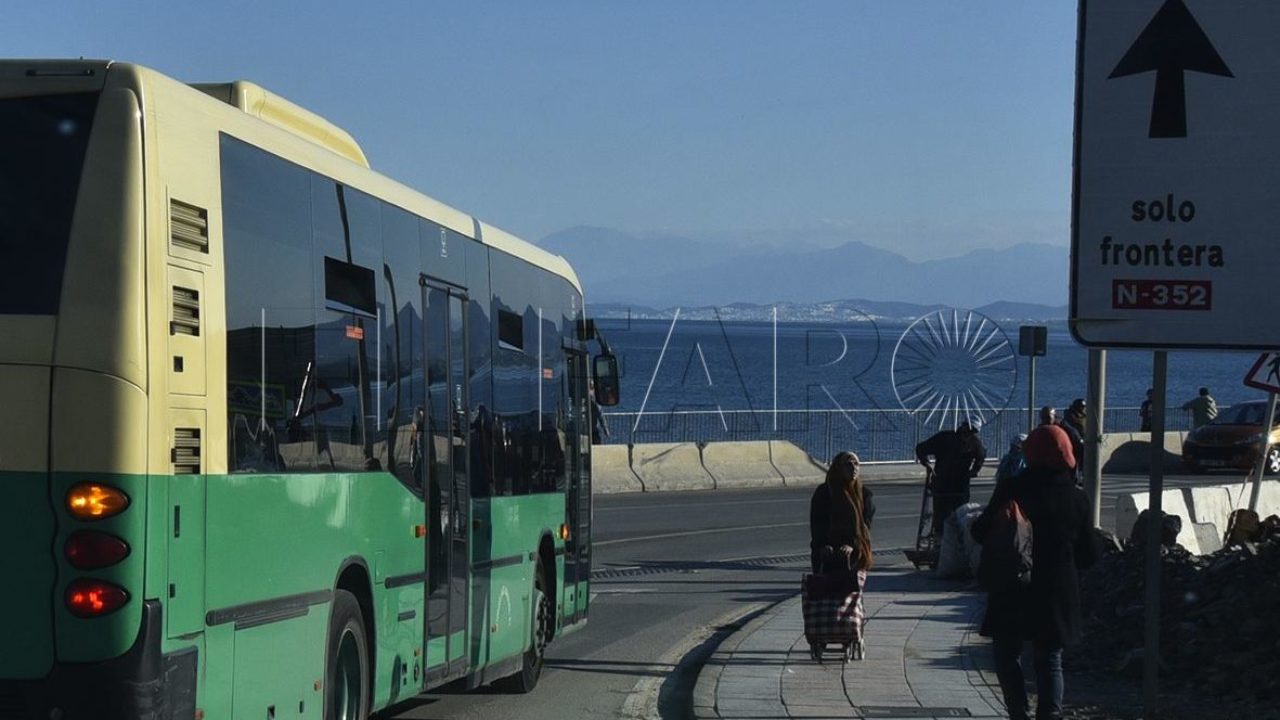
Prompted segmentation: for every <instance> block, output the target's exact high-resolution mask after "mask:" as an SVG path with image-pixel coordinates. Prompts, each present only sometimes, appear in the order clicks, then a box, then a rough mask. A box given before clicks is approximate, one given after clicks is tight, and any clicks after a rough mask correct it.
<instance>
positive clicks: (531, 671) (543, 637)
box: [496, 558, 555, 694]
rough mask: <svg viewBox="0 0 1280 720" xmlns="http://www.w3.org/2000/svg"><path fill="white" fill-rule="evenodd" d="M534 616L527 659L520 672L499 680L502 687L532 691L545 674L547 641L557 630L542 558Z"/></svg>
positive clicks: (536, 575) (537, 572)
mask: <svg viewBox="0 0 1280 720" xmlns="http://www.w3.org/2000/svg"><path fill="white" fill-rule="evenodd" d="M533 573H534V574H533V617H532V618H530V623H529V625H530V628H529V631H530V634H531V639H530V643H529V649H528V650H526V651H525V653H524V662H523V663H522V666H521V668H520V672H518V673H516V674H515V675H511V676H510V677H505V678H502V679H501V680H499V681H498V682H497V683H496V684H497V685H498V687H499V688H500V689H502V690H505V691H507V692H511V693H519V694H524V693H530V692H533V689H534V688H535V687H537V686H538V678H540V677H542V665H543V662H544V661H545V659H546V654H547V644H548V643H550V642H551V633H552V632H554V630H555V628H554V623H555V618H554V617H553V616H552V610H551V598H550V596H548V595H547V587H546V582H547V581H546V574H545V573H544V572H543V571H542V560H541V558H539V560H538V562H537V564H536V565H534V571H533Z"/></svg>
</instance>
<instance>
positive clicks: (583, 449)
mask: <svg viewBox="0 0 1280 720" xmlns="http://www.w3.org/2000/svg"><path fill="white" fill-rule="evenodd" d="M565 366H566V369H567V372H566V373H565V386H564V393H565V397H564V399H563V403H564V407H566V408H568V409H569V416H568V417H569V428H568V432H567V433H566V435H567V436H568V437H567V438H566V440H567V445H568V461H569V462H568V471H569V484H568V487H567V489H566V492H565V519H566V522H567V523H568V525H569V541H568V542H567V543H566V545H565V557H564V586H565V591H566V594H568V593H572V597H573V600H572V602H570V601H569V599H568V598H566V600H565V606H564V622H565V623H573V622H577V621H578V620H580V619H582V618H584V617H586V614H587V602H588V599H589V597H590V594H591V593H590V588H589V587H588V582H589V580H590V579H591V461H590V452H591V422H592V419H591V416H590V404H591V403H590V400H589V398H588V390H587V353H586V352H584V351H581V350H578V349H570V348H565Z"/></svg>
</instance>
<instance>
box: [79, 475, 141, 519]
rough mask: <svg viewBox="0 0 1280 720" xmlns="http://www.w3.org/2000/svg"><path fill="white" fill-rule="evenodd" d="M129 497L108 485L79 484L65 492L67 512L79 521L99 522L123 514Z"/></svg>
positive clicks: (127, 505)
mask: <svg viewBox="0 0 1280 720" xmlns="http://www.w3.org/2000/svg"><path fill="white" fill-rule="evenodd" d="M127 507H129V496H128V495H125V494H124V492H123V491H121V490H119V489H117V488H113V487H111V486H110V485H99V484H98V483H79V484H78V485H74V486H72V488H71V489H70V490H68V491H67V511H68V512H70V513H71V514H72V515H74V516H75V517H77V518H79V519H80V520H99V519H101V518H107V517H111V516H112V515H117V514H119V513H121V512H124V509H125V508H127Z"/></svg>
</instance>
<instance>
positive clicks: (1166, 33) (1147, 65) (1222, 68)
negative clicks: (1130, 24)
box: [1108, 0, 1235, 138]
mask: <svg viewBox="0 0 1280 720" xmlns="http://www.w3.org/2000/svg"><path fill="white" fill-rule="evenodd" d="M1152 70H1154V71H1155V73H1156V94H1155V100H1154V102H1153V103H1152V105H1151V132H1150V134H1149V136H1150V137H1153V138H1181V137H1186V136H1187V88H1186V75H1185V73H1187V72H1198V73H1205V74H1207V75H1218V76H1220V77H1229V78H1234V77H1235V75H1232V74H1231V70H1230V68H1228V67H1227V64H1226V63H1225V62H1223V60H1222V56H1221V55H1219V54H1218V51H1217V50H1216V49H1214V47H1213V43H1211V42H1209V37H1208V36H1207V35H1205V34H1204V30H1202V29H1201V28H1200V23H1198V22H1196V19H1195V17H1193V16H1192V15H1191V11H1190V10H1188V9H1187V6H1186V5H1184V4H1183V2H1182V0H1166V2H1165V4H1164V5H1162V6H1161V7H1160V10H1159V11H1158V12H1156V16H1155V17H1154V18H1152V19H1151V22H1150V23H1149V24H1148V25H1147V29H1146V30H1143V31H1142V34H1141V35H1139V36H1138V39H1137V40H1135V41H1134V42H1133V47H1131V48H1129V52H1127V53H1125V54H1124V57H1123V58H1121V59H1120V63H1119V64H1118V65H1116V69H1115V70H1112V71H1111V76H1110V77H1109V78H1108V79H1109V80H1110V79H1115V78H1118V77H1125V76H1128V75H1138V74H1141V73H1146V72H1151V71H1152Z"/></svg>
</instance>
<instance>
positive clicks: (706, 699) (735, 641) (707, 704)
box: [693, 593, 799, 720]
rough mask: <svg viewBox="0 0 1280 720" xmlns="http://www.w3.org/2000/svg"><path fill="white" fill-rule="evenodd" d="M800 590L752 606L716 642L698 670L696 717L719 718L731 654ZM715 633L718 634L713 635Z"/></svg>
mask: <svg viewBox="0 0 1280 720" xmlns="http://www.w3.org/2000/svg"><path fill="white" fill-rule="evenodd" d="M798 596H799V593H796V594H795V595H792V596H790V597H786V598H783V599H782V600H778V601H777V602H773V603H769V604H767V605H764V606H761V607H757V608H755V609H752V610H748V611H747V612H746V613H744V614H743V615H742V616H741V617H739V618H738V620H737V621H735V623H731V624H737V627H736V628H732V629H727V630H725V631H722V632H725V635H724V638H723V639H722V640H720V642H719V643H718V644H717V645H716V649H715V650H714V651H712V653H711V655H710V656H709V657H708V658H707V659H706V661H705V662H704V663H703V664H702V669H701V670H699V671H698V680H697V682H696V683H695V684H694V686H693V717H694V718H695V720H719V718H720V711H719V710H718V709H717V708H716V689H717V687H718V686H719V684H720V675H721V673H723V672H724V667H725V664H726V662H727V660H728V658H729V657H730V656H732V655H733V653H734V652H736V651H737V649H738V646H740V645H741V644H742V642H743V640H745V639H746V638H747V637H749V636H750V635H751V634H752V633H754V632H755V631H756V630H758V629H760V627H761V626H762V625H764V624H765V623H766V622H768V621H769V620H770V619H772V618H773V616H774V615H776V614H777V610H778V606H780V605H783V604H784V603H788V602H792V601H794V600H795V599H796V597H798ZM712 637H713V638H714V637H715V636H714V635H713V636H712Z"/></svg>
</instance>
